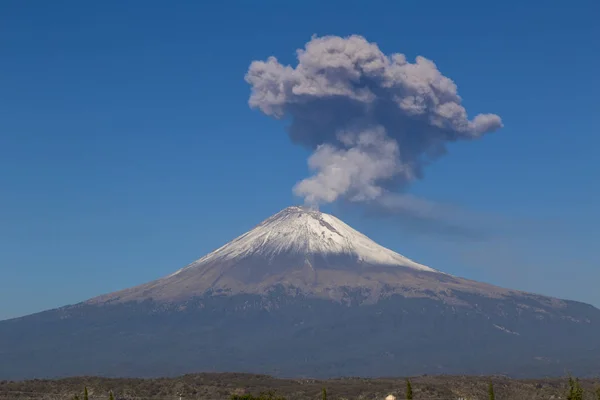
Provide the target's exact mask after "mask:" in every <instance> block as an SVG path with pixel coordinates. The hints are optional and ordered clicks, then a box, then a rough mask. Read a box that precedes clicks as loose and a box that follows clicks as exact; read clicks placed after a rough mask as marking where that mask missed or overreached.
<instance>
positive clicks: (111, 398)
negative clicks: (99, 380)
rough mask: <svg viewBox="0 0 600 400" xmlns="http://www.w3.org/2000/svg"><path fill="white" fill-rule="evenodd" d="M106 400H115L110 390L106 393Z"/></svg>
mask: <svg viewBox="0 0 600 400" xmlns="http://www.w3.org/2000/svg"><path fill="white" fill-rule="evenodd" d="M108 400H115V396H114V395H113V392H112V390H111V391H110V392H108Z"/></svg>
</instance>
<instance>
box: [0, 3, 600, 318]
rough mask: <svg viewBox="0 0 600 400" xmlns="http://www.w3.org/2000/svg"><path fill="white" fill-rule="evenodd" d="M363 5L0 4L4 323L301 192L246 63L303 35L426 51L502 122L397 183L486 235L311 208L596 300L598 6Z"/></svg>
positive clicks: (112, 286)
mask: <svg viewBox="0 0 600 400" xmlns="http://www.w3.org/2000/svg"><path fill="white" fill-rule="evenodd" d="M366 4H367V3H365V2H357V1H343V2H341V1H331V2H317V1H304V2H281V1H270V0H268V1H267V0H265V1H261V2H246V1H237V2H220V3H219V4H217V2H211V3H210V4H209V3H208V2H192V1H180V2H176V3H170V2H158V1H146V2H134V1H132V2H117V1H104V2H95V3H91V2H75V1H63V2H58V3H57V2H42V1H38V2H28V3H23V2H18V1H5V2H3V3H2V5H1V6H0V38H1V39H0V56H1V60H2V62H1V63H0V276H1V279H0V304H2V307H0V319H2V318H9V317H14V316H19V315H24V314H28V313H32V312H36V311H40V310H43V309H47V308H53V307H57V306H61V305H65V304H71V303H75V302H78V301H81V300H85V299H87V298H89V297H92V296H95V295H98V294H102V293H106V292H111V291H114V290H118V289H121V288H125V287H129V286H132V285H136V284H140V283H143V282H146V281H149V280H152V279H156V278H158V277H161V276H163V275H166V274H169V273H171V272H172V271H174V270H176V269H178V268H180V267H182V266H184V265H186V264H187V263H188V262H191V261H193V260H194V259H196V258H199V257H200V256H202V255H204V254H205V253H207V252H209V251H211V250H212V249H214V248H216V247H219V246H220V245H222V244H224V243H225V242H227V241H229V240H230V239H232V238H233V237H235V236H237V235H238V234H241V233H243V232H244V231H246V230H248V229H250V228H251V227H252V226H253V225H255V224H256V223H258V222H260V221H261V220H262V219H264V218H266V217H268V216H269V215H271V214H273V213H275V212H277V211H278V210H279V209H281V208H284V207H286V206H288V205H291V204H297V203H299V202H301V200H300V199H298V198H297V197H295V196H294V195H293V193H292V187H293V185H294V184H295V183H296V182H298V181H300V180H302V179H303V178H305V177H306V176H307V175H308V169H307V164H306V160H307V157H308V155H309V152H308V151H307V150H305V149H303V148H301V147H297V146H294V145H293V144H292V143H291V142H290V140H289V138H288V137H287V134H286V131H285V123H284V122H282V121H276V120H273V119H271V118H268V117H266V116H265V115H263V114H261V113H260V112H258V111H256V110H251V109H250V108H249V107H248V97H249V94H250V88H249V85H248V84H247V83H246V82H245V81H244V75H245V73H246V71H247V70H248V66H249V64H250V62H251V61H253V60H257V59H258V60H264V59H266V58H267V57H268V56H270V55H275V56H277V58H278V59H279V60H280V61H281V62H282V63H286V64H287V63H295V61H296V60H295V50H296V49H298V48H301V47H303V46H304V44H305V43H306V42H307V41H309V40H310V38H311V36H312V35H313V34H318V35H329V34H331V35H341V36H346V35H350V34H360V35H363V36H364V37H365V38H366V39H368V40H369V41H372V42H376V43H377V44H378V45H379V47H380V48H381V50H382V51H383V52H385V53H393V52H400V53H404V54H406V56H407V57H408V59H409V60H411V61H412V60H413V59H414V57H415V56H417V55H422V56H425V57H427V58H429V59H432V60H433V61H434V62H435V63H436V64H437V66H438V68H439V69H440V71H441V72H442V73H443V74H444V75H446V76H448V77H450V78H451V79H453V80H454V82H455V83H456V84H457V85H458V92H459V94H460V95H461V96H462V98H463V100H464V105H465V107H466V108H467V110H468V112H469V113H470V115H475V114H477V113H480V112H493V113H496V114H498V115H500V116H501V117H502V120H503V123H504V128H503V129H501V130H500V131H498V132H495V133H492V134H489V135H486V136H485V137H484V138H482V139H481V140H478V141H473V142H468V143H457V144H454V145H452V146H450V148H449V153H448V154H447V155H446V156H444V157H443V158H441V159H439V160H438V161H436V162H435V163H433V164H432V165H430V166H429V167H428V168H427V169H426V171H425V179H423V180H422V181H419V182H418V183H417V184H415V185H414V186H413V187H412V188H411V193H413V194H415V195H418V196H421V197H424V198H427V199H430V200H432V201H437V202H442V203H448V204H453V205H456V206H457V207H460V209H461V210H465V212H467V213H472V214H474V215H475V214H476V215H486V216H491V217H486V218H489V219H486V221H487V222H488V223H487V225H488V227H489V229H490V232H492V234H490V235H484V234H483V233H482V236H485V239H484V238H483V237H482V238H481V239H474V238H466V237H461V236H460V235H451V234H439V233H432V232H427V231H416V230H415V229H414V227H411V226H409V224H405V223H402V221H399V220H398V219H395V218H373V217H367V216H365V215H364V213H362V212H361V211H360V210H359V209H357V208H353V207H346V206H342V205H340V204H335V203H334V204H332V205H328V206H326V207H324V210H325V211H330V212H333V213H335V214H336V215H337V216H339V217H341V218H342V219H343V220H345V221H346V222H347V223H349V224H350V225H352V226H353V227H355V228H357V229H358V230H360V231H362V232H363V233H365V234H367V235H368V236H370V237H372V238H373V239H374V240H376V241H378V242H379V243H381V244H383V245H385V246H387V247H390V248H392V249H394V250H396V251H399V252H401V253H402V254H404V255H406V256H408V257H411V258H413V259H415V260H417V261H419V262H421V263H424V264H427V265H430V266H432V267H434V268H437V269H441V270H444V271H446V272H449V273H452V274H456V275H461V276H465V277H468V278H472V279H477V280H483V281H487V282H491V283H494V284H498V285H501V286H507V287H511V288H516V289H522V290H528V291H533V292H537V293H542V294H549V295H554V296H558V297H564V298H571V299H575V300H580V301H585V302H590V303H592V304H594V305H596V306H600V292H599V291H598V290H597V282H598V281H600V270H599V268H598V266H599V265H600V256H599V255H598V252H597V251H596V247H597V246H596V242H597V240H598V237H600V228H599V227H600V212H599V211H598V208H597V205H598V204H599V197H600V185H597V184H596V180H597V177H598V172H599V171H600V159H599V158H598V157H597V155H596V153H597V148H598V146H599V145H600V138H599V136H598V126H599V123H600V113H599V112H598V111H599V110H600V103H599V101H598V96H597V93H599V92H600V80H599V79H597V78H596V75H597V71H598V70H600V56H599V54H600V51H599V50H600V44H599V41H598V39H597V38H599V37H600V27H599V25H598V24H597V20H596V19H597V15H598V14H599V12H600V6H599V5H598V4H597V2H595V1H585V0H582V1H577V2H574V3H569V4H566V3H564V2H558V1H557V2H544V3H543V6H542V5H541V3H540V6H538V5H537V4H538V3H536V2H530V3H527V4H525V3H523V2H517V1H512V0H511V1H506V2H485V3H482V2H475V1H472V2H471V1H463V2H461V1H459V2H447V1H439V2H437V1H429V2H417V1H403V2H383V1H372V2H369V3H368V4H369V6H366ZM498 221H501V222H498ZM496 223H498V224H500V225H502V226H503V229H502V233H495V231H496V229H495V225H496Z"/></svg>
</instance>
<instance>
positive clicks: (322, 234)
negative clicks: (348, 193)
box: [171, 207, 441, 276]
mask: <svg viewBox="0 0 600 400" xmlns="http://www.w3.org/2000/svg"><path fill="white" fill-rule="evenodd" d="M280 254H303V255H307V256H310V255H315V254H318V255H325V256H327V255H334V256H346V257H352V258H355V259H357V260H358V262H360V263H361V264H364V265H365V266H369V265H386V266H400V267H407V268H412V269H415V270H419V271H428V272H438V273H441V272H440V271H437V270H435V269H433V268H430V267H428V266H425V265H422V264H419V263H417V262H414V261H412V260H410V259H408V258H406V257H404V256H403V255H400V254H398V253H396V252H394V251H392V250H390V249H387V248H385V247H383V246H381V245H379V244H377V243H375V242H374V241H373V240H371V239H369V238H368V237H367V236H365V235H363V234H362V233H360V232H358V231H356V230H355V229H353V228H351V227H350V226H348V225H346V224H345V223H344V222H342V221H341V220H339V219H338V218H336V217H334V216H333V215H329V214H325V213H322V212H319V211H316V210H313V209H310V208H306V207H288V208H286V209H284V210H282V211H280V212H279V213H277V214H275V215H273V216H272V217H270V218H268V219H266V220H264V221H263V222H261V223H260V224H259V225H258V226H256V227H255V228H254V229H252V230H250V231H249V232H247V233H245V234H243V235H241V236H239V237H237V238H236V239H234V240H232V241H231V242H229V243H227V244H226V245H224V246H222V247H220V248H218V249H217V250H215V251H213V252H212V253H209V254H207V255H206V256H204V257H202V258H200V259H199V260H197V261H195V262H193V263H192V264H190V265H188V266H187V267H185V268H183V269H180V270H179V271H177V272H175V273H174V274H172V275H171V276H174V275H177V274H179V273H181V272H182V271H184V270H187V269H190V268H197V267H199V266H201V265H204V264H205V263H209V262H215V261H219V262H225V261H232V260H237V259H242V258H245V257H250V256H260V257H263V258H265V259H267V260H272V259H274V258H276V257H277V256H278V255H280Z"/></svg>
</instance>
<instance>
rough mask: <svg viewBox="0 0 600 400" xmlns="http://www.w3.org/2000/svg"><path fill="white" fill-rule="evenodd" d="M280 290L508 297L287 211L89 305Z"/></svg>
mask: <svg viewBox="0 0 600 400" xmlns="http://www.w3.org/2000/svg"><path fill="white" fill-rule="evenodd" d="M275 287H279V288H281V287H283V288H286V290H288V291H289V292H290V293H302V294H304V295H309V296H313V297H319V298H328V299H333V300H336V301H340V300H341V299H344V298H345V296H347V292H348V290H358V291H360V292H361V293H363V296H364V297H365V298H369V299H370V301H372V302H375V301H378V300H379V299H380V298H382V297H385V296H387V295H391V294H402V295H403V296H409V297H435V298H443V299H445V300H448V299H451V298H452V297H453V296H452V292H453V291H455V290H458V291H462V292H470V293H479V294H484V295H486V296H498V295H500V296H501V295H505V294H506V293H507V290H505V289H501V288H497V287H494V286H491V285H486V284H482V283H478V282H474V281H469V280H465V279H461V278H457V277H453V276H452V275H449V274H446V273H443V272H440V271H437V270H435V269H433V268H430V267H428V266H425V265H422V264H419V263H417V262H415V261H412V260H410V259H408V258H406V257H404V256H403V255H400V254H398V253H396V252H394V251H392V250H390V249H387V248H385V247H383V246H380V245H379V244H377V243H375V242H374V241H373V240H371V239H369V238H368V237H367V236H365V235H363V234H362V233H360V232H358V231H356V230H355V229H353V228H351V227H350V226H348V225H347V224H345V223H344V222H342V221H340V220H339V219H338V218H336V217H334V216H332V215H329V214H326V213H322V212H319V211H316V210H311V209H309V208H306V207H288V208H286V209H284V210H282V211H280V212H279V213H277V214H275V215H273V216H271V217H270V218H268V219H266V220H264V221H263V222H261V223H260V224H259V225H257V226H256V227H255V228H254V229H252V230H250V231H249V232H247V233H245V234H243V235H241V236H239V237H237V238H236V239H234V240H232V241H231V242H229V243H227V244H225V245H224V246H222V247H220V248H218V249H216V250H215V251H213V252H211V253H209V254H207V255H206V256H204V257H202V258H200V259H198V260H197V261H195V262H193V263H191V264H189V265H188V266H186V267H184V268H182V269H180V270H178V271H176V272H175V273H173V274H171V275H169V276H167V277H165V278H162V279H158V280H156V281H153V282H150V283H147V284H144V285H141V286H137V287H133V288H130V289H125V290H123V291H120V292H115V293H111V294H108V295H104V296H100V297H97V298H94V299H92V300H90V301H89V302H90V303H106V302H115V301H116V302H126V301H143V300H146V299H153V300H158V301H167V302H176V301H182V300H185V299H189V298H193V297H198V296H204V295H207V294H228V295H234V294H240V293H246V294H264V293H267V292H269V291H270V290H272V289H273V288H275ZM453 301H454V300H453Z"/></svg>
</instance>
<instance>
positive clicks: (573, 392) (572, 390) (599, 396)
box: [71, 377, 600, 400]
mask: <svg viewBox="0 0 600 400" xmlns="http://www.w3.org/2000/svg"><path fill="white" fill-rule="evenodd" d="M593 395H594V398H595V400H600V387H598V388H596V389H595V390H594V393H593ZM583 398H584V389H583V388H582V387H581V385H580V383H579V379H576V378H573V377H569V380H568V389H567V393H566V400H583ZM108 399H109V400H115V396H114V394H113V392H112V391H110V392H108ZM321 399H322V400H327V389H326V388H323V389H322V392H321ZM404 399H406V400H413V388H412V384H411V381H410V379H406V388H405V392H404ZM488 399H489V400H496V395H495V393H494V385H493V383H492V382H491V381H490V382H489V384H488ZM71 400H89V393H88V388H87V387H84V389H83V396H82V398H80V397H79V395H77V394H76V395H75V396H73V397H72V399H71ZM230 400H286V399H285V397H283V396H277V395H276V394H275V393H274V392H272V391H271V392H264V393H260V394H258V395H253V394H249V393H247V394H234V395H232V396H231V397H230Z"/></svg>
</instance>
